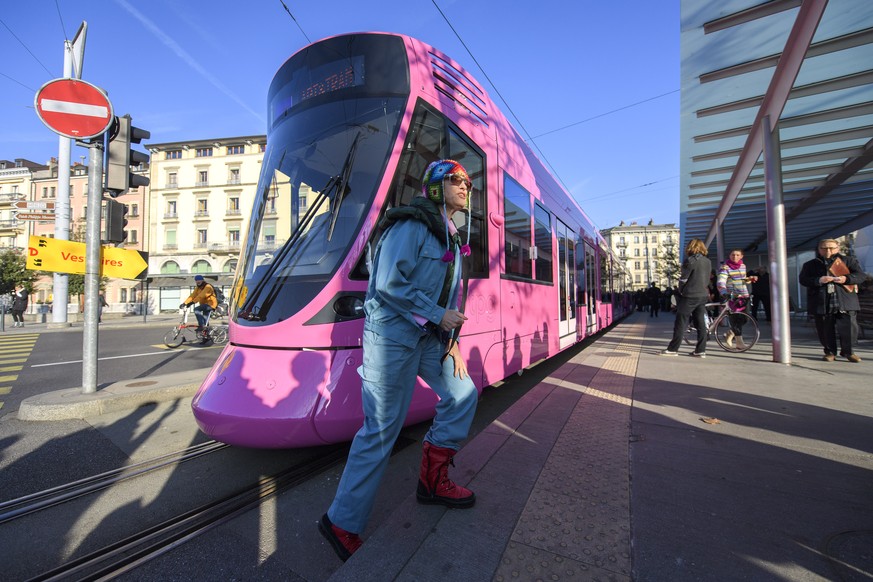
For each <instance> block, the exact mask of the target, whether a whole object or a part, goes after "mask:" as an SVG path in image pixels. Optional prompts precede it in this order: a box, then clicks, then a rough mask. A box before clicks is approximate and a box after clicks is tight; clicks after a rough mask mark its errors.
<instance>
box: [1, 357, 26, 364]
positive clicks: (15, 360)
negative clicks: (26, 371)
mask: <svg viewBox="0 0 873 582" xmlns="http://www.w3.org/2000/svg"><path fill="white" fill-rule="evenodd" d="M26 361H27V358H10V359H6V358H0V364H21V363H23V362H26Z"/></svg>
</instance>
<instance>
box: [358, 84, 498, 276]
mask: <svg viewBox="0 0 873 582" xmlns="http://www.w3.org/2000/svg"><path fill="white" fill-rule="evenodd" d="M443 158H450V159H453V160H455V161H457V162H459V163H460V164H461V165H463V166H464V168H465V169H466V170H467V173H468V174H469V176H470V180H471V181H472V183H473V190H472V192H471V193H470V209H471V212H470V248H471V251H472V252H471V255H470V256H469V257H466V258H465V259H464V273H465V274H466V275H467V276H469V277H470V278H486V277H488V241H487V239H486V235H487V232H488V229H487V228H486V224H485V215H486V207H487V204H486V199H485V195H486V192H487V189H486V184H485V158H484V156H483V155H482V153H480V151H479V150H477V149H475V148H474V147H473V146H472V145H471V142H469V141H467V140H466V139H465V138H464V137H463V136H462V135H461V133H460V132H458V131H457V130H456V129H455V128H454V127H452V126H450V125H449V122H448V120H447V119H446V118H445V116H444V115H442V114H441V113H439V112H438V111H437V110H435V109H433V108H432V107H431V106H430V105H428V104H426V103H425V102H423V101H420V102H419V103H418V105H417V107H416V111H415V115H414V116H413V120H412V124H411V125H410V129H409V134H408V136H407V139H406V146H405V147H404V149H403V154H401V156H400V160H399V161H398V163H397V171H396V173H395V175H394V180H393V183H392V187H391V190H390V191H389V192H388V197H387V199H386V203H385V207H384V209H383V211H382V212H383V214H384V212H385V211H387V210H388V209H390V208H394V207H396V206H405V205H407V204H409V203H410V201H411V200H412V198H413V197H414V196H417V195H418V194H419V193H420V192H421V178H422V176H423V175H424V171H425V170H426V169H427V166H428V164H430V163H431V162H433V161H435V160H439V159H443ZM466 218H467V215H466V213H455V215H454V217H453V221H454V222H455V225H456V226H457V227H458V230H459V232H460V235H461V240H462V241H466V239H467V230H466V229H467V220H466ZM381 235H382V231H381V229H380V228H379V227H378V226H377V227H376V229H375V231H374V232H373V234H372V235H371V237H370V242H369V245H368V251H365V252H364V254H363V256H362V257H361V258H360V259H359V260H358V263H357V264H356V265H355V268H354V269H353V270H352V273H351V275H350V276H351V278H352V279H366V278H368V277H369V271H368V267H367V260H368V252H373V251H375V248H376V244H377V243H378V241H379V237H380V236H381Z"/></svg>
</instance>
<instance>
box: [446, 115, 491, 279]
mask: <svg viewBox="0 0 873 582" xmlns="http://www.w3.org/2000/svg"><path fill="white" fill-rule="evenodd" d="M449 158H450V159H452V160H455V161H456V162H458V163H460V164H461V165H462V166H464V169H465V170H467V174H468V175H469V176H470V181H471V182H472V183H473V189H472V190H471V191H470V192H469V193H468V196H469V197H470V251H471V252H470V256H469V257H466V258H465V259H464V272H465V273H467V274H468V275H469V276H470V277H471V278H478V277H487V276H488V240H487V233H488V229H487V228H485V213H486V207H487V203H486V198H485V192H486V188H485V159H484V158H483V157H482V155H481V154H479V152H477V151H475V150H474V149H472V148H471V147H470V145H469V144H468V143H467V141H466V140H464V139H463V138H462V137H461V136H460V135H459V134H458V133H457V132H456V131H454V130H453V129H452V128H449ZM466 217H467V215H466V213H464V214H462V213H460V212H456V213H455V215H454V217H453V220H454V221H455V226H457V227H458V231H459V232H460V234H461V240H462V241H466V240H467V224H466V223H467V220H466Z"/></svg>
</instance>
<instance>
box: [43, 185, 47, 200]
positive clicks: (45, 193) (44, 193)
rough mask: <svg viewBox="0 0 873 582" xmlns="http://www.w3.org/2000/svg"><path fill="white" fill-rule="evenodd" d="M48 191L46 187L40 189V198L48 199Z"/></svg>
mask: <svg viewBox="0 0 873 582" xmlns="http://www.w3.org/2000/svg"><path fill="white" fill-rule="evenodd" d="M48 190H49V189H48V187H46V186H43V187H42V197H43V198H48Z"/></svg>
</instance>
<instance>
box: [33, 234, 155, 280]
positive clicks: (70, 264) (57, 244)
mask: <svg viewBox="0 0 873 582" xmlns="http://www.w3.org/2000/svg"><path fill="white" fill-rule="evenodd" d="M29 247H30V248H28V249H27V265H26V266H27V268H28V269H31V270H34V271H50V272H56V273H72V274H75V275H84V274H85V243H80V242H73V241H68V240H61V239H57V238H48V237H42V236H31V237H30V243H29ZM148 258H149V254H148V253H144V252H142V251H135V250H127V249H119V248H115V247H101V258H100V275H101V276H103V277H112V278H114V279H145V278H146V277H147V276H148V267H149V265H148Z"/></svg>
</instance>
